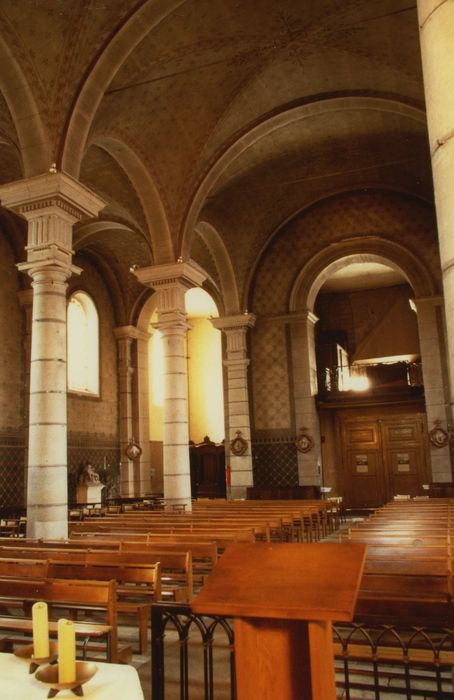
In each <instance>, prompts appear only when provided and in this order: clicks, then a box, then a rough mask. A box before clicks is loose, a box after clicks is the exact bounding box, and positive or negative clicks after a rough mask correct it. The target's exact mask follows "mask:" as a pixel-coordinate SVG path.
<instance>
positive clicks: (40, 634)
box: [32, 602, 49, 659]
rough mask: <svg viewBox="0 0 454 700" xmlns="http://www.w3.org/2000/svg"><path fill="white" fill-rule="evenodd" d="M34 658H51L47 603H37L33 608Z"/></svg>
mask: <svg viewBox="0 0 454 700" xmlns="http://www.w3.org/2000/svg"><path fill="white" fill-rule="evenodd" d="M32 626H33V656H34V657H35V658H36V659H47V658H48V657H49V619H48V616H47V603H43V602H39V603H35V604H34V605H33V607H32Z"/></svg>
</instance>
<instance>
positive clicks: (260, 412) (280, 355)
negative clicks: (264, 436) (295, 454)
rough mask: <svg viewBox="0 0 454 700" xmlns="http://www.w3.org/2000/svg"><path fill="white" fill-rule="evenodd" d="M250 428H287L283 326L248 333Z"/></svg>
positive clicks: (287, 382) (288, 398)
mask: <svg viewBox="0 0 454 700" xmlns="http://www.w3.org/2000/svg"><path fill="white" fill-rule="evenodd" d="M251 367H252V390H253V396H254V398H253V405H254V426H255V428H256V429H258V430H267V429H279V428H280V429H282V428H290V426H291V410H290V397H289V377H288V358H287V341H286V331H285V327H284V326H283V325H273V324H271V323H269V324H266V325H261V326H258V327H257V328H255V329H254V330H253V333H252V362H251Z"/></svg>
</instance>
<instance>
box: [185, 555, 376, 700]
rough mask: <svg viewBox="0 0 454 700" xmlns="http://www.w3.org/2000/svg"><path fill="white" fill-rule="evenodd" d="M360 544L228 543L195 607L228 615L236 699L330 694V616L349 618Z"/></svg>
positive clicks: (292, 699)
mask: <svg viewBox="0 0 454 700" xmlns="http://www.w3.org/2000/svg"><path fill="white" fill-rule="evenodd" d="M365 556H366V546H365V545H362V544H268V543H266V544H265V543H260V542H256V543H253V544H249V543H248V544H232V545H229V547H228V548H227V550H226V551H225V553H224V554H223V555H222V557H221V559H220V561H219V562H218V564H217V565H216V567H215V569H214V571H213V573H212V574H211V576H209V578H208V579H207V581H206V583H205V585H204V587H203V588H202V590H201V592H200V594H199V595H198V597H197V598H196V599H195V600H194V601H193V603H192V609H193V610H194V612H195V613H197V614H204V613H205V614H209V613H211V614H214V615H227V616H231V617H234V618H235V623H234V624H235V658H236V676H237V693H238V700H255V699H256V698H257V699H258V698H260V700H271V699H273V700H276V699H277V698H279V700H334V699H335V698H336V686H335V676H334V650H333V637H332V625H331V622H332V620H336V621H348V620H351V619H352V618H353V613H354V608H355V603H356V597H357V594H358V588H359V584H360V581H361V576H362V572H363V567H364V560H365Z"/></svg>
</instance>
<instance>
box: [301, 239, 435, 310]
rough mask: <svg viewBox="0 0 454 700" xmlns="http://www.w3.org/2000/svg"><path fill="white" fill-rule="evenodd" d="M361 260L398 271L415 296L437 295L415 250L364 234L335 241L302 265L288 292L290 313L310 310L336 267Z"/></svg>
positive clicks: (431, 280) (429, 276) (433, 283)
mask: <svg viewBox="0 0 454 700" xmlns="http://www.w3.org/2000/svg"><path fill="white" fill-rule="evenodd" d="M361 262H378V263H382V264H384V265H387V266H388V267H392V268H394V269H395V270H398V271H399V272H401V273H402V274H403V276H404V277H405V279H406V280H407V281H408V283H409V285H410V286H411V287H412V289H413V292H414V295H415V297H430V296H433V295H435V294H437V289H436V285H435V282H434V280H433V278H432V275H431V274H430V272H429V270H428V269H427V268H426V267H425V265H424V264H423V263H422V261H421V260H420V258H418V257H417V256H416V255H415V254H414V253H412V252H411V251H409V250H408V249H407V248H405V247H404V246H402V245H400V244H399V243H394V242H393V241H390V240H388V239H384V238H380V237H378V236H366V237H364V238H357V239H352V240H347V241H340V242H339V243H334V244H333V245H330V246H329V247H328V248H326V249H324V250H322V251H320V253H318V254H317V255H315V256H314V257H313V258H312V259H311V260H310V261H309V262H308V263H307V264H306V265H305V266H304V267H303V268H302V270H301V271H300V273H299V275H298V277H297V279H296V281H295V284H294V285H293V288H292V290H291V293H290V298H289V311H290V313H292V312H296V311H301V310H307V311H311V312H313V310H314V305H315V300H316V298H317V295H318V293H319V291H320V289H321V287H322V285H323V284H324V282H325V281H326V280H327V279H328V278H329V277H331V276H332V275H333V274H334V273H335V272H337V270H341V269H342V268H344V267H346V266H347V265H350V264H351V263H361Z"/></svg>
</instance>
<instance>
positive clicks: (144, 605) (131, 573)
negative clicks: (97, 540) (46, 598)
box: [49, 559, 161, 654]
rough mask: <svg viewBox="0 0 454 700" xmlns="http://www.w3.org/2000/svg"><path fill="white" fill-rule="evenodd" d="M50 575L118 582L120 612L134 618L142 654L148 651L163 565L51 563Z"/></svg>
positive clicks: (55, 561)
mask: <svg viewBox="0 0 454 700" xmlns="http://www.w3.org/2000/svg"><path fill="white" fill-rule="evenodd" d="M49 575H50V576H51V577H52V578H54V579H80V580H93V581H110V580H114V581H116V583H117V594H118V601H117V611H118V613H122V614H124V615H134V616H135V617H136V618H137V624H138V629H139V649H140V653H141V654H145V653H146V652H147V650H148V630H149V627H150V619H151V605H152V603H153V602H154V601H157V600H160V597H161V571H160V563H159V562H155V563H154V564H146V565H145V564H143V565H136V564H119V565H115V564H111V563H106V564H103V563H86V562H85V559H83V560H82V561H80V562H76V561H72V562H69V563H67V562H62V561H59V560H52V559H50V560H49Z"/></svg>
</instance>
